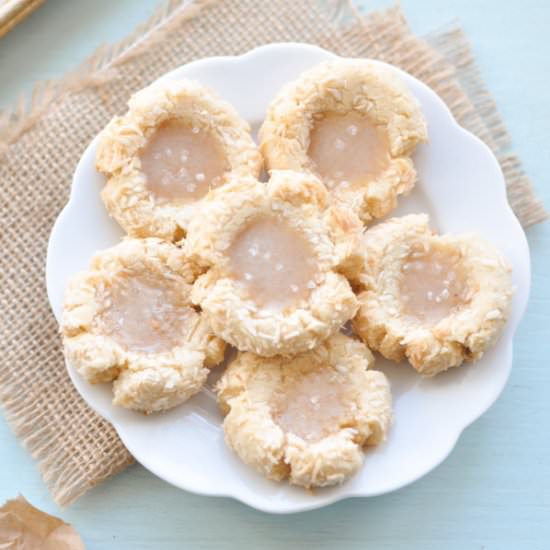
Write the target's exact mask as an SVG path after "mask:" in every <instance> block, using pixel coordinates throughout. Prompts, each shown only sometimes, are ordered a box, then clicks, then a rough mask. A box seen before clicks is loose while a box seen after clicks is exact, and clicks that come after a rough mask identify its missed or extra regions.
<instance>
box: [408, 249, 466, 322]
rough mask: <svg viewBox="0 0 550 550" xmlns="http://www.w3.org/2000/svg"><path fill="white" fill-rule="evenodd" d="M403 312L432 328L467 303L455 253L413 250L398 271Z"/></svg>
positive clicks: (464, 283) (460, 267) (460, 269)
mask: <svg viewBox="0 0 550 550" xmlns="http://www.w3.org/2000/svg"><path fill="white" fill-rule="evenodd" d="M401 271H402V279H401V288H400V290H401V298H402V300H403V304H404V309H405V312H406V313H407V314H408V315H411V316H412V317H414V318H416V319H418V320H420V321H422V322H424V323H427V324H435V323H437V322H439V321H441V319H443V318H445V317H447V316H448V315H449V314H450V313H452V312H453V311H454V310H456V309H457V308H459V307H460V306H461V305H463V304H465V303H466V302H467V300H468V287H467V285H466V281H465V275H464V270H463V268H462V266H461V258H460V255H459V253H458V252H456V253H452V252H450V251H448V250H445V251H443V250H439V249H437V248H433V247H431V248H430V247H428V246H427V245H424V246H418V247H415V249H414V250H413V251H412V252H411V253H410V254H409V256H408V257H407V258H406V260H405V262H404V263H403V265H402V267H401Z"/></svg>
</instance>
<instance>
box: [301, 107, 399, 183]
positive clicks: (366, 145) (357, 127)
mask: <svg viewBox="0 0 550 550" xmlns="http://www.w3.org/2000/svg"><path fill="white" fill-rule="evenodd" d="M308 154H309V157H310V159H311V160H312V161H313V163H314V165H315V168H316V170H317V172H318V174H319V176H320V177H321V178H322V179H323V181H324V182H325V183H326V184H327V185H328V186H329V187H341V188H346V187H349V186H350V185H353V184H355V183H361V182H364V181H368V180H371V179H373V178H375V177H376V176H378V175H379V174H380V173H381V172H382V171H383V170H384V169H385V168H386V167H387V166H388V163H389V161H390V154H389V145H388V140H387V137H386V132H385V131H384V130H382V129H381V128H379V127H377V126H375V125H374V124H373V123H372V122H371V121H370V120H369V119H368V118H367V117H365V116H363V115H361V114H359V113H356V112H353V111H351V112H349V113H347V114H345V115H341V114H336V113H325V114H322V115H320V116H319V118H318V119H317V120H316V121H315V124H314V126H313V129H312V131H311V134H310V145H309V151H308Z"/></svg>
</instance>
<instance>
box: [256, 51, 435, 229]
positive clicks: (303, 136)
mask: <svg viewBox="0 0 550 550" xmlns="http://www.w3.org/2000/svg"><path fill="white" fill-rule="evenodd" d="M349 112H355V113H358V114H360V115H364V116H365V117H367V118H368V119H369V120H370V121H371V122H372V123H373V124H374V125H375V126H377V127H379V128H385V129H386V133H387V139H388V144H389V153H390V156H391V159H390V161H389V164H388V166H387V168H386V169H385V170H383V171H382V173H380V174H379V175H378V176H376V177H375V178H373V179H370V178H367V179H365V181H360V182H358V183H357V184H355V185H352V186H350V187H347V188H341V187H336V188H334V189H333V190H332V191H331V193H332V195H333V197H334V199H335V200H337V201H339V202H342V203H344V204H346V205H348V206H349V207H351V208H352V209H353V210H354V211H355V212H356V213H357V214H358V215H359V217H360V218H361V219H362V220H363V221H364V222H369V221H370V220H371V219H372V218H380V217H382V216H384V215H386V214H387V213H388V212H390V211H391V210H392V209H394V208H395V207H396V205H397V197H398V196H399V195H402V194H406V193H408V192H409V191H410V190H411V189H412V188H413V186H414V183H415V180H416V172H415V169H414V165H413V162H412V160H411V158H410V155H411V153H412V152H413V151H414V149H415V147H416V145H417V143H420V142H426V141H427V130H426V123H425V121H424V117H423V115H422V112H421V110H420V106H419V104H418V101H417V100H416V99H415V98H414V97H413V96H412V95H411V93H410V92H409V91H408V89H407V88H406V86H405V85H404V84H403V82H402V81H401V80H400V79H399V77H398V76H397V75H396V74H395V73H394V72H393V71H391V70H390V69H388V68H385V67H381V66H380V65H377V64H375V63H372V62H370V61H365V60H358V59H341V60H338V61H329V62H325V63H321V64H320V65H317V66H315V67H314V68H313V69H310V70H309V71H306V72H305V73H303V74H302V75H301V76H300V77H299V78H298V79H297V80H296V81H294V82H291V83H289V84H287V85H286V86H285V87H283V88H282V90H281V91H280V92H279V94H278V95H277V97H276V98H275V99H274V100H273V102H272V103H271V105H270V106H269V108H268V111H267V115H266V118H265V121H264V123H263V125H262V128H261V130H260V134H259V135H260V142H261V143H260V148H261V151H262V153H263V155H264V158H265V162H266V166H267V168H268V169H269V170H272V169H292V170H300V171H304V172H307V173H315V166H314V164H313V162H312V160H311V159H310V158H309V156H308V149H309V144H310V134H311V131H312V129H313V126H314V123H315V117H316V116H318V115H320V114H322V113H338V114H346V113H349Z"/></svg>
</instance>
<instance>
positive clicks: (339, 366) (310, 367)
mask: <svg viewBox="0 0 550 550" xmlns="http://www.w3.org/2000/svg"><path fill="white" fill-rule="evenodd" d="M373 362H374V357H373V355H372V353H371V352H370V351H369V349H368V348H367V347H366V346H365V345H364V344H362V343H361V342H358V341H356V340H353V339H351V338H350V337H348V336H345V335H343V334H341V333H338V334H336V335H334V336H332V337H330V338H329V339H328V340H325V341H324V342H323V343H322V344H320V345H319V346H317V347H316V348H315V349H314V350H311V351H309V352H306V353H303V354H300V355H297V356H296V357H293V358H285V357H282V356H276V357H272V358H263V357H260V356H258V355H255V354H253V353H250V352H246V353H240V354H239V355H238V356H237V358H236V359H235V360H234V361H233V362H232V363H231V364H230V365H229V367H228V369H227V370H226V371H225V373H224V375H223V376H222V378H221V379H220V380H219V382H218V385H217V394H218V402H219V404H220V407H221V409H222V412H223V413H224V414H225V415H226V416H225V419H224V423H223V428H224V432H225V439H226V442H227V444H228V445H229V447H231V448H232V449H233V450H234V451H235V452H236V453H237V455H238V456H239V457H240V458H241V460H243V462H245V463H246V464H248V465H250V466H252V467H253V468H254V469H256V470H257V471H259V472H260V473H262V474H263V475H264V476H266V477H268V478H269V479H272V480H277V481H280V480H283V479H286V478H288V479H289V481H290V482H291V483H292V484H295V485H300V486H303V487H307V488H310V487H324V486H328V485H335V484H339V483H342V482H343V481H344V480H346V479H348V478H349V477H350V476H352V475H353V474H354V473H356V472H357V471H358V470H359V469H360V468H361V466H362V464H363V446H365V445H377V444H378V443H380V442H381V441H383V440H384V439H385V437H386V434H387V431H388V429H389V426H390V424H391V418H392V413H391V393H390V387H389V383H388V381H387V379H386V377H385V376H384V374H383V373H381V372H378V371H374V370H367V368H369V367H370V366H371V365H372V363H373ZM322 371H328V372H329V374H328V375H329V376H330V375H334V376H336V377H337V379H338V380H339V381H341V382H342V391H343V401H344V403H345V405H346V407H347V412H346V414H345V415H343V417H342V419H340V421H339V422H338V423H337V424H336V425H335V426H334V427H333V430H331V433H329V434H327V435H325V436H324V437H322V438H320V439H316V440H314V441H311V440H307V439H304V438H303V437H300V436H299V435H296V434H294V433H292V432H285V431H284V430H283V429H282V428H281V426H280V425H279V424H278V423H277V422H276V421H275V420H274V417H275V416H276V412H275V410H274V406H273V402H274V400H275V401H276V399H277V397H278V395H279V394H280V392H281V391H284V387H285V385H287V386H290V387H292V385H294V384H296V383H299V381H300V379H302V378H303V377H305V376H308V375H311V374H312V373H320V372H322ZM320 405H321V407H322V406H323V403H322V402H321V403H320Z"/></svg>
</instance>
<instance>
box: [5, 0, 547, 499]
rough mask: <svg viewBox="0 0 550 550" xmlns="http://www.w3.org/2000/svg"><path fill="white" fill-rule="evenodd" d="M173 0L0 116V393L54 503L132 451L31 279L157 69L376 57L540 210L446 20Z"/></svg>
mask: <svg viewBox="0 0 550 550" xmlns="http://www.w3.org/2000/svg"><path fill="white" fill-rule="evenodd" d="M185 4H188V3H187V2H181V1H174V2H171V3H170V4H169V5H167V6H165V7H163V8H162V9H160V10H159V11H158V13H157V14H156V15H155V16H154V17H153V18H152V19H151V20H150V21H149V22H148V23H146V24H145V25H144V26H142V27H140V28H139V29H137V30H136V32H135V33H133V34H132V35H131V36H129V37H128V38H126V39H125V40H123V41H122V42H120V43H118V44H116V45H114V46H109V47H104V48H101V49H100V50H99V51H98V52H97V53H96V54H95V55H94V56H93V57H92V58H91V59H90V60H89V61H87V62H86V63H85V64H84V65H83V66H82V67H80V68H79V69H78V70H77V71H75V72H74V73H72V74H69V75H67V76H66V77H65V78H63V79H62V80H61V81H59V82H53V83H52V82H50V83H43V84H39V85H37V88H36V91H35V94H34V95H33V99H32V101H31V102H30V104H28V105H25V104H21V105H19V106H18V107H17V108H16V109H15V110H14V111H12V112H8V113H3V115H2V117H1V118H0V182H1V188H0V199H1V204H2V222H1V223H2V229H1V234H0V239H1V247H2V248H1V250H2V254H1V255H0V273H1V278H2V279H1V284H0V299H1V304H2V310H3V315H2V321H1V326H0V338H1V342H2V344H1V345H2V354H1V358H0V402H1V403H2V405H3V407H4V410H5V413H6V416H7V418H8V420H9V422H10V423H11V425H12V426H13V429H14V430H15V432H16V434H17V435H18V436H19V437H20V439H21V440H22V441H23V442H24V443H25V445H26V446H27V448H28V449H29V450H30V452H31V453H32V455H33V456H34V457H36V458H37V459H38V462H39V464H40V469H41V472H42V475H43V477H44V479H45V481H46V483H47V484H48V486H49V487H50V489H51V492H52V495H53V498H54V499H55V501H56V502H57V503H59V504H61V505H65V504H68V503H70V502H72V501H74V500H75V499H76V498H78V497H79V496H80V495H82V494H83V493H85V492H86V491H87V490H88V489H90V488H91V487H93V486H94V485H96V484H98V483H100V482H101V481H103V480H104V479H106V478H107V477H109V476H111V475H113V474H114V473H116V472H119V471H120V470H122V469H123V468H125V467H126V466H128V465H129V464H130V463H131V462H132V457H131V456H130V454H129V453H128V451H127V450H126V449H125V448H124V446H123V445H122V443H121V442H120V440H119V439H118V437H117V434H116V432H115V430H114V429H113V427H112V426H111V425H110V424H108V423H107V422H106V421H104V420H102V419H101V418H99V417H98V416H97V415H96V414H95V413H94V412H93V411H92V410H91V409H89V408H88V407H87V405H86V404H85V403H84V401H82V399H81V398H80V397H79V395H78V394H77V392H76V390H75V389H74V387H73V385H72V384H71V382H70V380H69V378H68V376H67V373H66V371H65V366H64V362H63V356H62V351H61V346H60V339H59V335H58V329H57V325H56V322H55V320H54V318H53V316H52V314H51V312H50V309H49V306H48V302H47V297H46V291H45V285H44V263H45V255H46V245H47V241H48V236H49V233H50V229H51V227H52V224H53V222H54V220H55V218H56V216H57V215H58V213H59V211H60V210H61V208H62V207H63V205H64V204H65V202H66V200H67V198H68V193H69V187H70V182H71V177H72V173H73V170H74V167H75V165H76V163H77V161H78V159H79V157H80V155H81V154H82V152H83V151H84V149H85V147H86V145H87V144H88V143H89V141H90V140H91V139H92V137H93V136H94V135H95V134H96V133H97V132H99V131H100V130H101V128H102V127H103V126H104V125H105V124H106V122H107V121H108V120H109V119H110V118H111V116H113V114H115V113H121V112H123V111H124V110H125V104H126V101H127V99H128V97H129V96H130V94H131V93H132V92H134V91H135V90H138V89H139V88H142V87H143V86H145V85H146V84H148V83H149V82H151V81H152V80H154V79H155V78H157V77H158V76H160V75H161V74H163V73H165V72H167V71H169V70H171V69H173V68H175V67H177V66H179V65H182V64H184V63H187V62H189V61H191V60H194V59H197V58H201V57H206V56H211V55H227V54H239V53H243V52H245V51H247V50H249V49H250V48H253V47H254V46H257V45H260V44H264V43H268V42H283V41H300V42H310V43H314V44H318V45H320V46H322V47H324V48H327V49H330V50H332V51H334V52H336V53H338V54H340V55H346V56H357V57H363V56H364V57H373V58H378V59H382V60H384V61H388V62H390V63H393V64H395V65H398V66H400V67H402V68H403V69H405V70H406V71H408V72H410V73H412V74H413V75H415V76H416V77H418V78H420V79H421V80H423V81H424V82H426V83H427V84H428V85H430V86H431V87H432V88H433V89H434V90H436V91H437V92H438V93H439V94H440V95H441V96H442V97H443V99H444V100H445V101H446V102H447V104H448V105H449V107H450V108H451V110H452V111H453V113H454V115H455V116H456V118H457V119H458V120H459V122H460V123H461V124H462V125H463V126H465V127H466V128H468V129H470V130H471V131H473V132H474V133H476V134H477V135H478V136H480V137H481V138H482V139H483V140H484V141H485V142H486V143H487V144H488V145H489V146H490V147H491V148H492V149H493V150H494V151H495V153H496V154H497V156H498V157H499V159H500V161H501V164H502V167H503V170H504V173H505V176H506V182H507V186H508V196H509V199H510V203H511V205H512V207H513V208H514V210H515V212H516V214H517V216H518V218H519V219H520V220H521V222H522V223H523V225H524V226H528V225H531V224H534V223H537V222H540V221H542V220H543V219H545V218H546V216H547V214H546V212H545V210H544V208H543V206H542V204H541V203H540V202H539V201H538V199H537V198H536V197H535V196H534V194H533V191H532V188H531V185H530V183H529V181H528V179H527V178H526V176H525V175H524V174H523V172H522V170H521V165H520V162H519V160H518V158H517V157H516V156H514V155H513V154H511V153H510V152H509V151H508V146H509V140H508V136H507V133H506V130H505V128H504V126H503V123H502V121H501V119H500V118H499V116H498V114H497V112H496V110H495V106H494V103H493V101H492V100H491V96H490V95H489V93H488V92H487V90H486V89H485V87H484V85H483V82H482V80H481V78H480V76H479V74H478V72H477V70H476V68H475V66H474V63H473V59H472V54H471V52H470V48H469V46H468V43H467V41H466V39H465V37H464V35H463V33H462V31H461V30H460V29H459V28H456V27H455V28H452V29H448V30H446V31H444V32H439V33H435V34H433V35H431V36H429V37H427V38H426V39H421V38H418V37H417V36H415V35H414V34H412V33H411V31H410V30H409V28H408V26H407V23H406V21H405V19H404V17H403V15H402V13H401V11H400V9H399V8H397V7H394V8H391V9H389V10H385V11H379V12H373V13H370V14H368V15H366V16H364V17H362V16H361V15H359V14H358V13H357V12H356V11H355V10H354V9H353V8H352V7H351V6H350V5H348V3H347V2H346V1H345V0H317V1H315V2H311V1H307V0H272V1H271V2H261V3H258V2H257V1H256V0H228V1H224V2H221V3H220V2H213V1H204V0H203V1H197V2H195V3H193V4H191V5H185ZM266 70H269V69H268V68H266Z"/></svg>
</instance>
